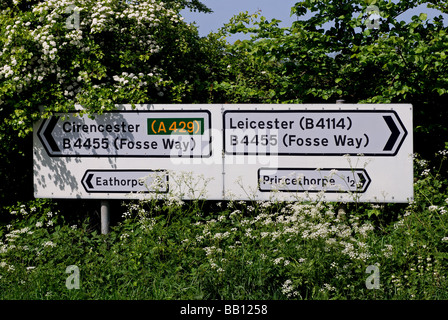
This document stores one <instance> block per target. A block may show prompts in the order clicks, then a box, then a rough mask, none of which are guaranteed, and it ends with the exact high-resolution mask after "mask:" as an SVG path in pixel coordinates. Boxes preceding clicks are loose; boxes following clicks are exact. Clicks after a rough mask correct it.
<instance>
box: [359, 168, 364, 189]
mask: <svg viewBox="0 0 448 320" xmlns="http://www.w3.org/2000/svg"><path fill="white" fill-rule="evenodd" d="M358 178H359V184H360V186H361V188H362V187H364V183H365V182H366V178H364V174H363V173H359V172H358Z"/></svg>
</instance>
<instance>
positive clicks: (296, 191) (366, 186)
mask: <svg viewBox="0 0 448 320" xmlns="http://www.w3.org/2000/svg"><path fill="white" fill-rule="evenodd" d="M317 169H319V170H338V171H339V170H341V171H342V170H346V171H347V170H350V171H362V172H363V173H364V174H365V175H366V177H367V181H368V182H367V184H366V185H365V186H364V190H363V191H350V190H348V191H340V190H303V191H300V190H275V191H279V192H287V193H305V192H308V193H310V192H312V193H318V192H322V191H323V192H325V193H366V192H367V189H368V188H369V186H370V183H371V182H372V178H370V176H369V174H368V173H367V170H366V169H365V168H359V169H358V168H291V167H287V168H286V167H284V168H283V167H282V168H279V167H277V168H268V167H265V168H258V170H257V178H258V179H257V181H258V190H259V191H260V192H273V190H262V189H261V185H260V170H297V171H299V170H308V171H311V170H312V171H316V170H317Z"/></svg>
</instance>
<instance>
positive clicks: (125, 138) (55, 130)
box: [38, 110, 211, 157]
mask: <svg viewBox="0 0 448 320" xmlns="http://www.w3.org/2000/svg"><path fill="white" fill-rule="evenodd" d="M210 126H211V124H210V113H209V112H208V111H189V112H182V111H181V110H177V111H174V110H173V111H171V110H170V111H163V112H155V111H141V110H136V111H121V112H109V113H107V114H104V115H101V116H96V117H95V118H93V119H91V118H89V116H88V115H84V116H82V117H79V116H76V113H72V114H68V115H67V114H63V115H54V116H52V117H51V118H50V119H47V120H44V121H43V122H42V125H41V126H40V128H39V131H38V136H39V139H40V140H41V142H42V144H43V146H44V147H45V149H46V151H47V152H48V154H49V156H58V157H104V156H106V157H148V156H150V157H172V156H178V157H209V156H210V151H211V148H210V129H211V127H210Z"/></svg>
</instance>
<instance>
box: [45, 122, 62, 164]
mask: <svg viewBox="0 0 448 320" xmlns="http://www.w3.org/2000/svg"><path fill="white" fill-rule="evenodd" d="M58 120H59V117H57V116H52V117H51V118H50V120H49V121H48V125H47V126H46V127H45V129H44V132H43V133H42V136H43V137H42V136H41V137H40V138H41V141H42V143H43V144H44V145H46V146H48V147H49V149H48V151H49V153H50V155H51V154H53V153H55V152H61V149H59V147H58V144H57V143H56V140H54V138H53V135H52V133H53V130H54V128H55V127H56V124H57V123H58ZM44 124H45V123H44ZM44 140H45V141H46V142H47V143H45V141H44Z"/></svg>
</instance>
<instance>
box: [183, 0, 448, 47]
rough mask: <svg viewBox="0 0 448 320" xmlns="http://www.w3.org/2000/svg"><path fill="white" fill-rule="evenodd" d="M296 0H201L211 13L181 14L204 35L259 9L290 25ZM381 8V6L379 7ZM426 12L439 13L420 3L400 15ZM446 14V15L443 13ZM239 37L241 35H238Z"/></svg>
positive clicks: (432, 14)
mask: <svg viewBox="0 0 448 320" xmlns="http://www.w3.org/2000/svg"><path fill="white" fill-rule="evenodd" d="M296 2H298V0H202V3H204V4H205V5H206V6H208V7H209V8H211V9H212V10H213V13H211V14H204V13H197V12H196V13H195V12H190V11H189V10H184V11H183V12H182V16H183V17H184V19H185V21H186V22H188V23H192V22H194V21H195V22H196V24H197V26H198V28H199V34H200V35H201V36H206V35H207V34H208V33H210V32H216V31H218V29H219V28H220V27H222V26H223V25H224V24H225V23H227V22H228V21H229V20H230V18H231V17H232V16H233V15H235V14H238V13H239V12H244V11H248V12H249V13H255V12H257V11H259V10H261V14H262V15H263V16H265V17H266V18H268V19H273V18H275V19H278V20H282V23H281V24H280V26H285V27H286V26H290V25H291V23H292V22H293V21H294V20H295V19H296V17H294V16H293V17H291V16H290V14H291V7H292V6H293V5H294V4H295V3H296ZM380 9H381V8H380ZM422 12H424V13H427V14H428V18H433V17H434V16H436V15H439V14H440V12H438V11H437V10H433V9H428V8H427V7H426V5H421V6H419V7H417V8H414V9H413V10H409V12H406V13H404V14H403V15H402V16H401V19H403V20H410V17H412V16H413V15H418V14H420V13H422ZM445 16H446V15H445ZM240 37H241V36H240ZM236 38H238V36H237V37H232V38H229V39H228V41H229V42H231V40H235V39H236Z"/></svg>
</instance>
